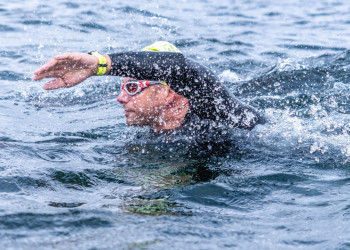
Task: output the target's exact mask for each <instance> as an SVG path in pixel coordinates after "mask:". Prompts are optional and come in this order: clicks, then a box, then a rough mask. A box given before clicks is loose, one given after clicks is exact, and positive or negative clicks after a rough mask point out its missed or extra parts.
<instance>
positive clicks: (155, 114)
mask: <svg viewBox="0 0 350 250" xmlns="http://www.w3.org/2000/svg"><path fill="white" fill-rule="evenodd" d="M130 80H134V79H131V78H126V77H125V78H123V83H126V82H127V81H130ZM166 88H167V86H163V85H159V84H158V85H151V86H149V87H147V88H145V89H143V90H142V91H141V92H140V93H138V94H136V95H133V96H131V95H129V94H128V93H126V92H125V91H122V92H121V93H120V94H119V96H118V98H117V100H118V102H120V103H121V104H123V106H124V109H125V117H126V123H127V124H128V125H154V124H156V123H158V122H159V120H160V114H161V111H162V110H163V108H164V106H165V101H164V100H165V96H164V95H165V94H166V91H165V89H166Z"/></svg>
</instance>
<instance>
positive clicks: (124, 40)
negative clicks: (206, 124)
mask: <svg viewBox="0 0 350 250" xmlns="http://www.w3.org/2000/svg"><path fill="white" fill-rule="evenodd" d="M349 11H350V3H349V2H348V1H345V0H342V1H316V0H311V1H287V0H278V1H277V0H269V1H266V0H265V1H258V0H257V1H228V0H227V1H225V0H224V1H220V2H217V1H213V0H208V1H186V0H181V1H160V2H157V1H129V2H127V1H111V0H107V1H99V2H96V1H93V2H87V1H82V0H79V1H73V2H68V1H61V0H58V1H51V2H49V1H26V2H23V1H18V0H14V1H8V2H2V3H0V31H1V36H0V44H1V47H0V86H1V88H0V242H1V246H2V247H1V248H2V249H14V248H16V249H38V248H57V249H77V248H81V249H115V248H124V249H128V248H130V249H138V248H151V249H164V248H169V247H171V248H175V249H208V248H210V249H213V248H234V247H236V248H238V249H256V248H259V249H270V248H279V249H294V248H303V249H304V248H310V249H330V248H331V249H346V248H349V247H350V236H349V235H350V227H349V221H350V200H349V194H350V125H349V124H350V123H349V122H350V84H349V77H350V75H349V71H350V66H349V65H350V64H349V63H350V50H348V49H350V43H349V42H350V32H349V30H350V14H349V13H350V12H349ZM156 40H168V41H170V42H173V43H174V44H175V45H176V46H177V47H179V49H180V50H181V51H183V52H184V53H185V54H186V55H187V56H188V57H190V58H192V59H193V60H196V61H198V62H201V63H203V64H205V65H206V66H208V67H210V68H211V69H212V70H214V71H216V73H217V74H218V75H219V76H220V77H221V79H222V80H225V81H230V82H232V84H231V85H229V86H228V87H229V89H230V90H231V91H232V93H234V94H235V95H236V96H237V97H239V98H240V99H241V100H243V101H244V102H246V103H250V104H251V105H253V106H255V107H256V108H258V109H259V110H260V111H262V112H264V113H265V114H266V116H267V117H268V118H269V119H270V123H269V124H267V125H264V126H260V125H259V126H257V127H256V128H255V129H254V130H252V131H250V132H248V131H242V130H236V131H231V133H232V135H233V140H234V142H235V146H232V148H230V149H229V150H228V151H227V152H221V154H214V155H208V156H205V157H196V155H195V153H196V152H195V150H194V151H193V152H190V153H192V154H189V152H188V148H186V147H184V148H177V147H176V145H173V144H172V143H171V142H170V143H169V144H168V145H158V144H156V143H152V142H148V141H147V140H143V139H142V136H141V138H140V136H139V135H140V133H141V134H142V133H144V134H145V135H146V134H147V132H148V130H147V129H140V128H133V127H127V126H126V125H125V119H124V114H123V110H122V107H121V106H120V105H118V103H117V101H116V96H117V95H118V92H119V88H120V86H119V83H120V79H119V78H116V77H92V78H90V79H88V80H87V81H86V82H84V83H82V84H80V85H79V86H77V87H75V88H70V89H61V90H57V91H52V92H45V91H44V90H43V89H42V85H43V82H33V81H32V80H31V76H32V72H33V71H34V70H35V69H36V68H37V67H39V66H40V65H42V64H43V63H44V62H45V61H47V60H48V59H50V58H51V57H52V56H54V55H57V54H60V53H63V52H75V51H76V52H87V51H91V50H98V51H100V52H101V53H111V52H116V51H125V50H135V49H137V50H138V49H140V48H142V47H144V46H146V45H148V44H150V43H152V42H154V41H156ZM190 155H191V156H190Z"/></svg>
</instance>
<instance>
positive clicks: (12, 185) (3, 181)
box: [0, 178, 22, 193]
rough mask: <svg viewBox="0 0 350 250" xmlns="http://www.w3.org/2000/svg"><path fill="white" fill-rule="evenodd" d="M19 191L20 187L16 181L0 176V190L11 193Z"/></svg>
mask: <svg viewBox="0 0 350 250" xmlns="http://www.w3.org/2000/svg"><path fill="white" fill-rule="evenodd" d="M19 191H22V189H21V188H20V187H19V186H18V185H17V183H16V182H13V181H11V180H8V179H7V178H0V192H3V193H4V192H5V193H13V192H19Z"/></svg>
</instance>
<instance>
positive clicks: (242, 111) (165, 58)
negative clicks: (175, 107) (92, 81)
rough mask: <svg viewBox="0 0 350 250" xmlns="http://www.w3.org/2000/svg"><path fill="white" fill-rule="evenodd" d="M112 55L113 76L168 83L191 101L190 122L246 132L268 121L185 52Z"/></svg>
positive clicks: (143, 52)
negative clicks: (205, 123) (222, 126)
mask: <svg viewBox="0 0 350 250" xmlns="http://www.w3.org/2000/svg"><path fill="white" fill-rule="evenodd" d="M109 56H110V58H111V61H112V66H111V70H110V75H116V76H125V77H132V78H135V79H147V80H162V81H166V82H167V84H168V85H169V86H170V87H171V88H172V89H173V90H174V91H175V92H176V93H178V94H180V95H183V96H184V97H186V98H188V99H189V101H190V110H191V111H190V113H189V114H188V115H187V120H191V119H189V116H196V117H198V118H199V120H209V121H213V122H215V123H221V124H224V125H228V126H229V127H237V128H243V129H252V128H253V127H254V126H255V125H257V124H264V123H265V122H266V120H265V118H264V117H263V116H261V115H260V114H259V113H258V112H257V111H256V110H255V109H254V108H252V107H251V106H248V105H246V104H243V103H242V102H240V101H239V100H238V99H237V98H235V97H234V96H232V95H231V94H230V93H229V91H228V90H227V89H226V87H225V86H223V85H222V84H221V83H220V81H219V79H218V78H217V77H216V76H215V74H214V73H213V72H212V71H210V70H209V69H208V68H206V67H204V66H202V65H200V64H198V63H196V62H194V61H191V60H190V59H188V58H186V57H185V56H184V55H183V54H181V53H173V52H153V51H152V52H149V51H142V52H123V53H115V54H111V55H109ZM192 120H193V119H192ZM194 120H196V119H194ZM197 120H198V119H197ZM203 126H204V127H205V126H206V125H203Z"/></svg>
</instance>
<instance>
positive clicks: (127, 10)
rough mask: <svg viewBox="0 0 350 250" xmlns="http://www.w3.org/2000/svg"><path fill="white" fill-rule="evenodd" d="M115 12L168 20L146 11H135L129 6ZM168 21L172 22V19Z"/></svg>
mask: <svg viewBox="0 0 350 250" xmlns="http://www.w3.org/2000/svg"><path fill="white" fill-rule="evenodd" d="M115 10H119V11H121V12H124V13H128V14H139V15H142V16H145V17H161V18H166V19H169V18H168V17H165V16H161V15H158V14H155V13H152V12H150V11H147V10H140V9H135V8H133V7H130V6H126V7H122V8H116V9H115ZM169 20H174V19H171V18H170V19H169Z"/></svg>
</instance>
